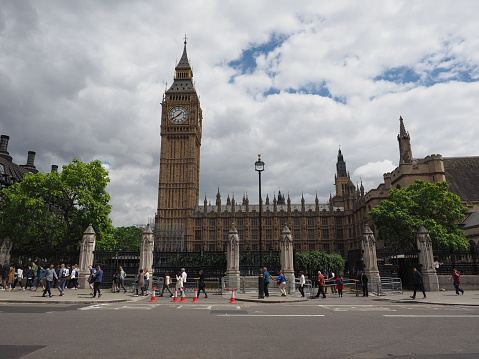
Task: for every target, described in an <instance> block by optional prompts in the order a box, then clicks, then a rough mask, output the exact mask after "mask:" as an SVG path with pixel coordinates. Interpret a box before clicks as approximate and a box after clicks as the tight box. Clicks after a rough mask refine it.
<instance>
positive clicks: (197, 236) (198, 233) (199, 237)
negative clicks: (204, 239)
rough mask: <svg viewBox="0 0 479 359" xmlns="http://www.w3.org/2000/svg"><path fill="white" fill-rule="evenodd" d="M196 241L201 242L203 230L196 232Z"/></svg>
mask: <svg viewBox="0 0 479 359" xmlns="http://www.w3.org/2000/svg"><path fill="white" fill-rule="evenodd" d="M195 239H196V240H197V241H201V230H196V231H195Z"/></svg>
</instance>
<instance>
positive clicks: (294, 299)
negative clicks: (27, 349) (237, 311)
mask: <svg viewBox="0 0 479 359" xmlns="http://www.w3.org/2000/svg"><path fill="white" fill-rule="evenodd" d="M42 293H43V292H41V291H40V289H39V290H38V291H36V292H35V291H30V290H25V291H22V290H21V289H20V290H19V289H16V290H15V291H13V292H8V291H5V290H0V304H2V303H55V304H98V303H122V302H137V301H147V302H148V301H149V300H150V298H151V294H150V295H149V296H146V297H135V296H133V293H131V292H127V293H124V292H123V291H121V292H120V293H112V292H111V290H110V289H102V296H101V298H92V297H91V295H90V290H89V289H78V290H73V289H68V290H66V291H65V295H64V296H61V297H60V296H59V295H58V294H59V293H58V290H57V289H52V294H53V297H51V298H49V297H42ZM411 295H412V291H405V292H403V293H402V294H390V295H385V296H379V297H377V296H375V295H373V294H370V295H369V297H368V298H363V297H362V296H359V297H356V295H355V294H354V293H345V294H344V299H345V302H346V301H347V303H348V304H351V303H354V302H355V301H356V300H358V299H361V300H362V301H364V300H370V301H375V302H377V301H389V302H391V303H407V304H419V303H422V304H433V305H458V306H479V291H477V290H471V291H466V292H465V294H464V295H456V293H455V292H454V291H445V292H427V293H426V295H427V298H425V299H423V298H422V293H418V294H417V296H416V299H411V298H410V296H411ZM210 297H211V299H209V300H208V301H211V302H212V301H214V300H216V301H221V302H225V303H228V302H229V301H230V299H231V291H226V292H223V294H222V295H215V294H212V295H210ZM327 298H337V295H334V294H327ZM156 299H157V300H158V301H161V302H165V303H168V302H170V301H171V298H169V297H166V298H161V299H160V297H158V295H157V296H156ZM192 299H193V295H192V293H190V292H188V294H187V301H188V302H190V301H191V300H192ZM200 299H201V298H200ZM178 300H179V298H178ZM235 300H236V301H237V302H255V303H265V304H270V303H298V302H302V303H304V302H310V303H315V302H317V303H322V301H321V300H319V301H318V300H311V299H308V298H301V297H300V296H299V293H294V294H290V295H287V296H286V297H281V296H280V295H279V293H271V295H270V297H268V298H266V297H265V298H263V299H258V293H257V292H253V291H252V292H246V293H238V292H235ZM201 302H203V300H201Z"/></svg>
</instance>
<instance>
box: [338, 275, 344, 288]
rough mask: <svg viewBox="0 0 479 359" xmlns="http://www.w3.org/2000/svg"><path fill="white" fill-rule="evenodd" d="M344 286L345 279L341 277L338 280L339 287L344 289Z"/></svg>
mask: <svg viewBox="0 0 479 359" xmlns="http://www.w3.org/2000/svg"><path fill="white" fill-rule="evenodd" d="M343 285H344V282H343V278H341V277H339V278H338V286H339V287H342V286H343Z"/></svg>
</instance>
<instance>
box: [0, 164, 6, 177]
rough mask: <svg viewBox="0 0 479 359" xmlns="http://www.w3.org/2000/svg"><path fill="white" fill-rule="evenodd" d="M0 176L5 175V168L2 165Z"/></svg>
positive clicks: (0, 165) (0, 166)
mask: <svg viewBox="0 0 479 359" xmlns="http://www.w3.org/2000/svg"><path fill="white" fill-rule="evenodd" d="M0 174H2V175H3V174H5V167H4V166H3V164H1V163H0Z"/></svg>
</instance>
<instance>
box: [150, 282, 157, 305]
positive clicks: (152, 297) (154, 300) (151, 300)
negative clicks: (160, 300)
mask: <svg viewBox="0 0 479 359" xmlns="http://www.w3.org/2000/svg"><path fill="white" fill-rule="evenodd" d="M155 291H156V287H155V286H153V293H151V299H150V303H151V302H156V296H155V295H156V294H155Z"/></svg>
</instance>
